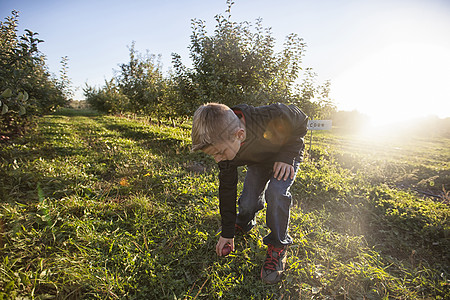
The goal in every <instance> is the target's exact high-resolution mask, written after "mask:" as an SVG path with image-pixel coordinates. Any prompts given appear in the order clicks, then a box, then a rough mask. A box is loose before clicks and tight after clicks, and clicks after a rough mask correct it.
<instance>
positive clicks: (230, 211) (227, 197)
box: [219, 162, 238, 239]
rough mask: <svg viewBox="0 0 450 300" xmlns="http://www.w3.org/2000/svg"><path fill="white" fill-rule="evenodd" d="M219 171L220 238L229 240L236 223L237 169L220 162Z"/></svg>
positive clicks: (227, 163)
mask: <svg viewBox="0 0 450 300" xmlns="http://www.w3.org/2000/svg"><path fill="white" fill-rule="evenodd" d="M219 169H220V171H219V209H220V216H221V218H222V221H221V223H222V233H221V236H222V237H224V238H230V239H231V238H234V224H235V223H236V197H237V182H238V175H237V167H236V166H230V164H229V162H220V163H219Z"/></svg>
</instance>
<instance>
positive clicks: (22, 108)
mask: <svg viewBox="0 0 450 300" xmlns="http://www.w3.org/2000/svg"><path fill="white" fill-rule="evenodd" d="M26 113H27V111H26V109H25V106H20V108H19V116H23V115H24V114H26Z"/></svg>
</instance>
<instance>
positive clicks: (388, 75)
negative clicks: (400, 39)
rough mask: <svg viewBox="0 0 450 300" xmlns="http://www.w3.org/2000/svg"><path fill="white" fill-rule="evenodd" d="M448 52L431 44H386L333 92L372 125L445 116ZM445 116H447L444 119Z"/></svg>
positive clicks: (449, 95)
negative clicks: (368, 119)
mask: <svg viewBox="0 0 450 300" xmlns="http://www.w3.org/2000/svg"><path fill="white" fill-rule="evenodd" d="M448 53H450V51H449V50H448V49H444V48H441V47H439V46H434V45H422V44H412V43H400V44H392V45H390V46H387V47H385V48H383V49H380V50H379V51H377V52H374V53H373V54H371V55H369V56H367V57H366V58H365V59H363V60H361V61H359V62H357V63H356V64H355V65H354V66H353V67H351V68H349V69H348V70H346V71H345V72H344V73H342V74H341V76H340V77H339V78H337V79H336V80H335V82H334V84H333V88H335V93H334V94H333V95H334V96H335V97H336V98H338V99H337V101H339V100H340V99H343V100H345V106H346V107H347V109H357V110H358V111H360V112H361V113H364V114H366V115H368V116H369V117H370V119H371V122H372V124H373V125H375V126H377V125H385V124H387V123H391V122H396V121H402V120H406V119H410V118H414V117H422V116H427V115H432V114H433V115H437V116H439V117H446V116H448V114H449V113H450V84H449V81H448V80H449V79H450V55H448ZM445 114H447V115H445Z"/></svg>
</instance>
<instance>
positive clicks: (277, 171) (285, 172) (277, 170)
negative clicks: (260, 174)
mask: <svg viewBox="0 0 450 300" xmlns="http://www.w3.org/2000/svg"><path fill="white" fill-rule="evenodd" d="M294 175H295V172H294V167H293V166H292V165H290V164H287V163H284V162H281V161H277V162H275V163H274V164H273V177H274V178H276V179H278V180H281V179H283V180H284V181H286V180H287V179H288V178H289V177H290V178H291V179H294Z"/></svg>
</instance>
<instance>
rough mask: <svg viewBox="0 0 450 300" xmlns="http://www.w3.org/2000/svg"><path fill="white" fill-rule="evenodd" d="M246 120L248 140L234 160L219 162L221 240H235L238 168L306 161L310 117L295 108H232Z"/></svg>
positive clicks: (243, 106) (272, 106) (268, 106)
mask: <svg viewBox="0 0 450 300" xmlns="http://www.w3.org/2000/svg"><path fill="white" fill-rule="evenodd" d="M232 109H233V110H234V111H235V113H236V114H237V115H238V116H239V117H241V118H244V122H245V128H246V139H245V141H244V143H243V144H242V145H241V148H240V149H239V151H238V153H237V154H236V157H235V158H234V159H233V160H228V161H221V162H219V164H218V165H219V170H220V171H219V207H220V215H221V217H222V233H221V235H222V237H224V238H233V237H234V224H235V222H236V198H237V182H238V175H237V167H238V166H242V165H252V164H267V165H268V166H270V167H271V166H273V164H274V163H275V162H284V163H287V164H291V165H292V164H293V163H294V161H295V160H297V161H301V160H302V159H303V151H304V148H305V146H304V140H303V138H304V136H305V135H306V132H307V129H306V127H307V120H308V117H307V116H306V115H305V114H304V113H303V112H302V111H301V110H300V109H299V108H297V107H296V106H294V105H289V106H287V105H285V104H280V103H277V104H271V105H267V106H260V107H253V106H249V105H245V104H241V105H238V106H236V107H233V108H232Z"/></svg>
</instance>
